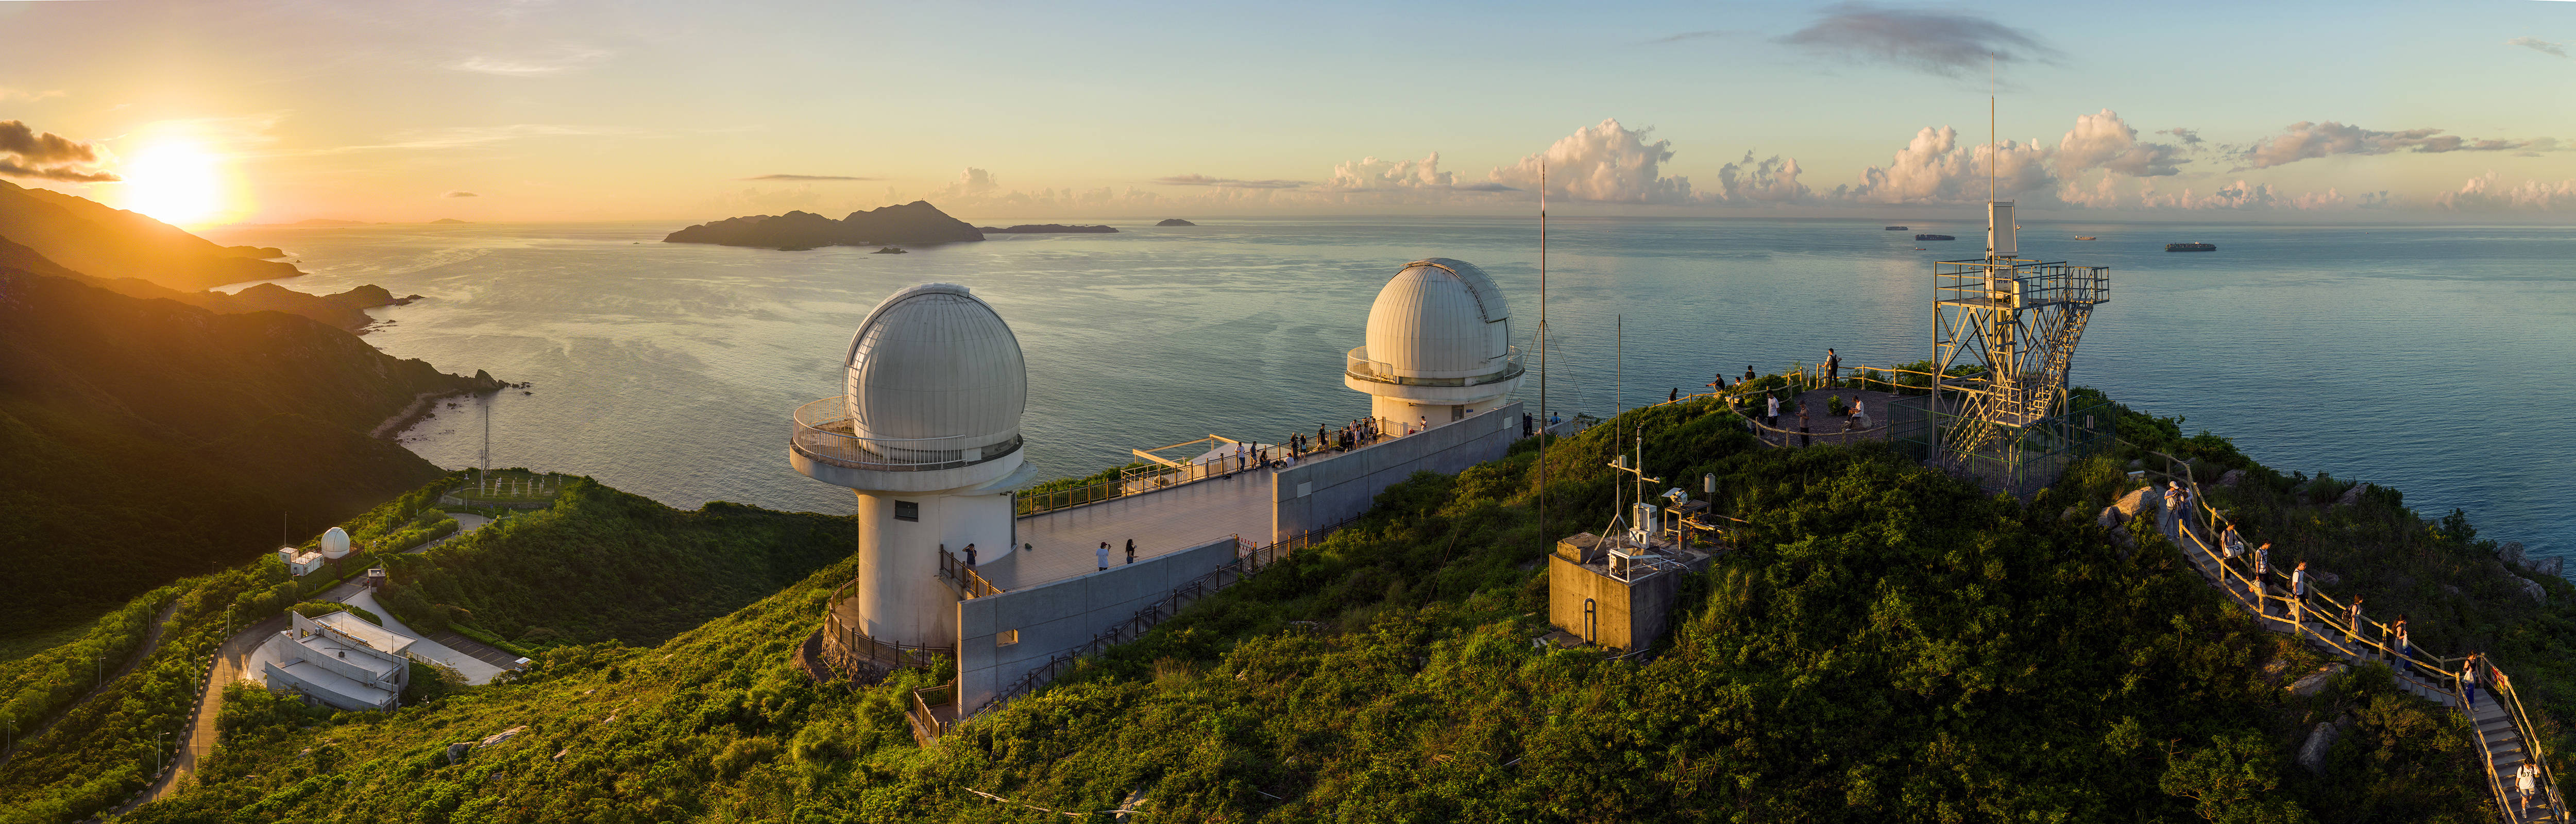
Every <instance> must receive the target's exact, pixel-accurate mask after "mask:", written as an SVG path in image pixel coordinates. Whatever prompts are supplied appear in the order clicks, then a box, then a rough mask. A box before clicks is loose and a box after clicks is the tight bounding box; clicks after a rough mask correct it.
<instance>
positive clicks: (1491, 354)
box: [1342, 258, 1522, 426]
mask: <svg viewBox="0 0 2576 824" xmlns="http://www.w3.org/2000/svg"><path fill="white" fill-rule="evenodd" d="M1511 340H1512V323H1511V308H1510V306H1509V305H1507V304H1506V303H1504V301H1503V295H1502V292H1501V290H1498V289H1495V288H1494V281H1493V279H1492V278H1489V277H1486V276H1485V273H1484V271H1483V270H1480V269H1477V268H1476V266H1475V264H1471V263H1468V262H1466V261H1463V260H1453V259H1450V258H1427V259H1423V260H1417V261H1414V262H1412V263H1409V264H1405V267H1404V269H1403V270H1402V271H1399V272H1397V273H1395V277H1394V278H1392V279H1390V280H1388V281H1387V283H1386V287H1385V288H1383V289H1380V290H1378V293H1377V302H1376V303H1375V304H1372V305H1371V306H1370V307H1369V317H1368V337H1367V343H1368V345H1366V346H1362V347H1359V348H1357V349H1353V350H1351V352H1350V356H1349V362H1348V368H1347V369H1346V370H1345V371H1344V373H1343V376H1342V384H1343V385H1344V386H1348V387H1350V388H1352V389H1356V390H1359V391H1361V392H1366V393H1368V394H1369V396H1370V398H1371V400H1370V404H1369V406H1370V411H1371V414H1373V415H1375V416H1377V417H1379V418H1383V419H1386V420H1388V421H1391V422H1394V423H1399V424H1412V425H1415V426H1421V425H1423V424H1424V423H1426V422H1427V423H1428V424H1429V425H1431V426H1439V425H1442V424H1446V423H1449V422H1451V421H1455V420H1459V419H1462V418H1465V417H1467V416H1468V415H1472V414H1475V413H1477V412H1482V411H1485V410H1486V409H1488V408H1491V407H1492V406H1493V405H1494V404H1496V403H1498V402H1500V401H1501V400H1502V399H1503V398H1504V397H1506V396H1508V395H1510V394H1511V392H1512V390H1514V389H1517V388H1519V386H1520V382H1521V376H1522V369H1521V363H1520V357H1519V352H1518V350H1516V349H1515V348H1514V347H1513V346H1512V345H1511Z"/></svg>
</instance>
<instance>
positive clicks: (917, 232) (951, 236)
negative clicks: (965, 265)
mask: <svg viewBox="0 0 2576 824" xmlns="http://www.w3.org/2000/svg"><path fill="white" fill-rule="evenodd" d="M983 239H984V234H983V233H982V232H979V231H976V229H975V227H974V226H972V225H969V224H967V223H966V222H965V221H962V220H958V219H956V218H953V217H949V216H948V213H946V212H942V211H939V207H936V206H932V205H930V203H929V202H928V201H921V200H916V201H913V202H911V203H906V204H903V205H901V206H886V207H882V208H877V209H869V210H866V211H859V212H851V213H850V215H849V216H848V217H845V218H842V219H840V220H833V219H831V218H828V217H824V216H822V215H818V214H814V213H812V212H788V213H786V214H783V215H775V216H773V215H752V216H750V217H735V218H726V219H724V220H719V221H715V222H713V223H701V224H698V225H696V226H691V227H689V228H686V229H681V230H679V231H677V232H672V233H671V234H670V235H669V236H667V237H664V238H662V242H664V243H713V244H718V245H722V246H766V247H769V248H773V249H777V248H788V247H797V246H809V247H810V246H885V245H896V244H923V243H954V242H958V241H968V240H983Z"/></svg>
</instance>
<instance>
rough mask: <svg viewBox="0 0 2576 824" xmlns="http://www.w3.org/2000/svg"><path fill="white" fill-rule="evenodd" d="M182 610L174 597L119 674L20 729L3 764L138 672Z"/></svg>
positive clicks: (0, 761) (4, 753)
mask: <svg viewBox="0 0 2576 824" xmlns="http://www.w3.org/2000/svg"><path fill="white" fill-rule="evenodd" d="M182 597H184V596H182ZM178 610H179V601H178V599H176V598H173V599H171V601H170V605H169V606H166V607H162V608H161V612H160V613H159V614H157V615H154V616H152V626H151V627H150V628H149V629H147V630H145V631H144V633H143V644H142V645H141V646H137V647H135V648H134V654H133V655H129V656H126V659H125V665H124V666H121V667H117V668H116V674H114V675H108V676H105V677H103V678H100V679H99V680H98V686H94V687H91V688H90V690H89V694H87V695H83V696H81V697H80V700H78V701H73V702H71V703H69V704H65V705H63V710H62V712H58V713H55V714H54V717H53V719H52V720H48V721H46V722H45V723H44V725H43V726H39V727H36V728H34V729H31V730H21V731H19V735H18V736H17V738H16V742H18V743H12V744H10V746H9V749H8V750H6V751H0V764H6V763H9V759H10V757H11V756H15V755H17V754H18V747H19V746H20V744H21V743H23V742H27V741H34V740H36V739H37V738H39V737H42V736H43V735H44V734H45V733H46V732H47V731H50V730H52V729H53V728H54V725H55V724H58V723H61V722H62V720H63V716H66V715H70V714H71V711H72V708H73V707H77V706H80V705H82V704H85V703H88V702H89V700H90V699H92V698H97V697H98V694H99V693H102V692H106V691H107V685H109V684H113V683H116V679H119V678H123V677H125V676H126V675H128V674H130V673H132V672H134V668H135V667H138V666H142V665H143V659H145V658H150V657H152V651H153V650H156V649H160V648H161V625H162V624H163V623H165V622H168V621H169V620H170V614H171V613H174V612H177V611H178Z"/></svg>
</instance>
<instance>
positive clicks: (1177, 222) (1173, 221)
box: [1154, 217, 1198, 226]
mask: <svg viewBox="0 0 2576 824" xmlns="http://www.w3.org/2000/svg"><path fill="white" fill-rule="evenodd" d="M1154 225H1156V226H1196V225H1198V224H1196V223H1191V222H1189V221H1186V220H1182V219H1180V218H1177V217H1173V218H1164V219H1163V222H1161V223H1157V224H1154Z"/></svg>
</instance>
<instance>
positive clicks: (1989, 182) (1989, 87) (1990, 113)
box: [1986, 52, 2003, 257]
mask: <svg viewBox="0 0 2576 824" xmlns="http://www.w3.org/2000/svg"><path fill="white" fill-rule="evenodd" d="M2000 77H2001V76H2000V75H1998V74H1997V73H1996V71H1995V53H1994V52H1986V200H1987V201H1989V202H1992V201H1993V200H1994V199H1995V195H1996V192H1995V167H1996V166H1998V165H2001V164H2000V163H1999V161H2001V160H2002V159H2003V158H2002V157H2001V156H2000V155H1998V154H1997V152H1999V151H2001V149H2000V148H1998V145H1997V143H1996V139H1995V91H1996V86H1997V85H1998V82H1997V81H1998V80H1999V79H2000ZM1987 256H1988V257H1992V256H1993V255H1992V253H1991V252H1990V253H1989V254H1988V255H1987Z"/></svg>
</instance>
